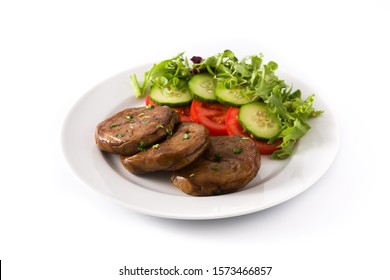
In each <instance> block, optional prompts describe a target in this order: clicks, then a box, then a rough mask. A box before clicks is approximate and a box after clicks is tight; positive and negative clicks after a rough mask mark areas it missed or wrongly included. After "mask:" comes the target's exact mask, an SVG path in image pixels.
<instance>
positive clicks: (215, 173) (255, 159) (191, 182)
mask: <svg viewBox="0 0 390 280" xmlns="http://www.w3.org/2000/svg"><path fill="white" fill-rule="evenodd" d="M260 160H261V159H260V154H259V150H258V148H257V146H256V144H255V143H254V142H253V141H252V140H251V139H248V138H243V137H239V136H216V137H210V145H209V147H208V148H207V150H206V151H205V152H204V153H203V154H202V156H201V157H200V158H199V159H197V160H196V161H195V162H193V163H192V164H190V165H188V166H187V167H185V168H183V169H180V170H178V171H175V172H174V173H173V174H172V177H171V180H172V182H173V184H174V185H175V186H177V187H178V188H180V189H181V190H182V191H183V192H185V193H187V194H190V195H194V196H211V195H220V194H226V193H232V192H235V191H237V190H239V189H242V188H244V187H245V186H246V185H247V184H248V183H249V182H250V181H251V180H252V179H253V178H254V177H255V176H256V174H257V172H258V171H259V168H260V164H261V162H260Z"/></svg>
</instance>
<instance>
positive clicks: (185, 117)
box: [145, 95, 191, 122]
mask: <svg viewBox="0 0 390 280" xmlns="http://www.w3.org/2000/svg"><path fill="white" fill-rule="evenodd" d="M145 105H146V106H149V105H152V106H156V104H155V103H154V102H153V101H152V100H150V97H149V95H148V96H147V97H146V99H145ZM172 109H173V110H175V111H176V112H177V113H178V114H179V116H180V120H181V121H182V122H191V117H190V106H183V107H177V108H172Z"/></svg>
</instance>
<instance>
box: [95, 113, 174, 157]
mask: <svg viewBox="0 0 390 280" xmlns="http://www.w3.org/2000/svg"><path fill="white" fill-rule="evenodd" d="M178 122H180V118H179V116H178V114H177V113H176V112H175V111H174V110H172V109H170V108H169V107H167V106H156V107H139V108H130V109H125V110H123V111H121V112H119V113H117V114H115V115H113V116H111V117H109V118H108V119H106V120H105V121H103V122H101V123H99V124H98V125H97V127H96V131H95V141H96V144H97V145H98V147H99V148H100V149H101V150H102V151H106V152H110V153H116V154H121V155H134V154H136V153H138V152H140V151H142V150H144V149H146V148H147V147H149V146H151V145H153V144H154V143H156V142H158V141H160V140H161V139H163V138H165V137H166V136H167V134H168V135H169V134H170V133H172V130H173V129H174V127H175V124H176V123H178Z"/></svg>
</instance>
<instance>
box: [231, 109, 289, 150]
mask: <svg viewBox="0 0 390 280" xmlns="http://www.w3.org/2000/svg"><path fill="white" fill-rule="evenodd" d="M238 111H239V108H234V107H230V108H229V110H228V111H227V113H226V120H225V124H226V131H227V133H228V134H229V135H242V136H246V137H250V138H251V139H252V140H253V141H254V142H255V143H256V145H257V147H258V148H259V151H260V154H262V155H270V154H272V153H273V152H274V151H276V150H278V149H279V148H278V146H279V145H280V144H281V143H282V141H283V140H282V139H279V140H276V141H275V142H274V143H272V144H268V143H267V142H265V141H261V140H258V139H254V138H253V137H252V136H251V135H249V134H248V133H246V132H245V131H244V128H243V127H242V126H241V124H240V123H239V122H238Z"/></svg>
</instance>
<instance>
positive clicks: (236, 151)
mask: <svg viewBox="0 0 390 280" xmlns="http://www.w3.org/2000/svg"><path fill="white" fill-rule="evenodd" d="M241 152H242V147H234V148H233V153H235V154H241Z"/></svg>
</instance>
